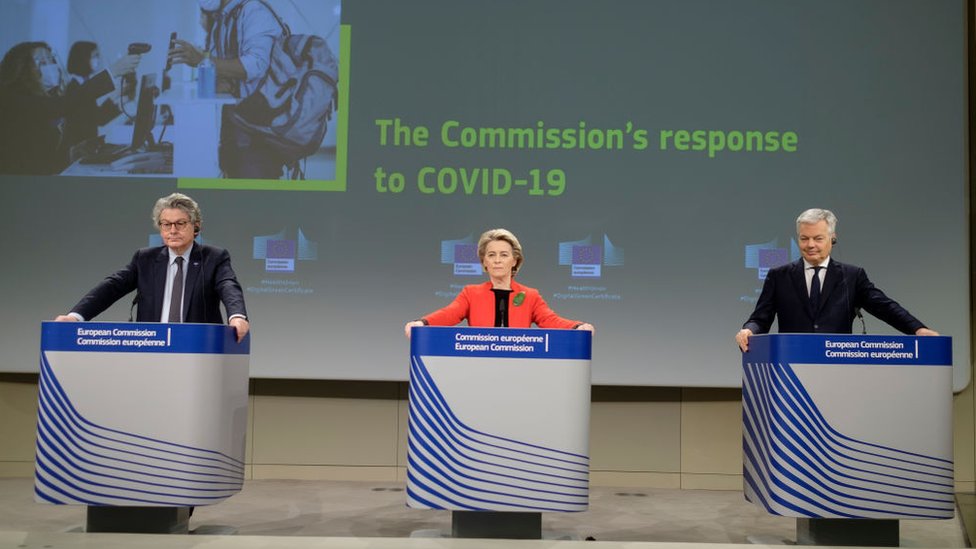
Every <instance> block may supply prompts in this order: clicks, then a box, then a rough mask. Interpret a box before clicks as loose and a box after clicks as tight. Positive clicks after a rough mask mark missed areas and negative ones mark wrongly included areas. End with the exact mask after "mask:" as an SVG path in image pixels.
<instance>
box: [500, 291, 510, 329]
mask: <svg viewBox="0 0 976 549" xmlns="http://www.w3.org/2000/svg"><path fill="white" fill-rule="evenodd" d="M506 307H508V296H507V295H506V296H505V298H504V299H502V300H501V301H499V302H498V317H499V319H498V324H499V326H500V327H502V328H505V327H507V326H508V313H506V312H505V309H506Z"/></svg>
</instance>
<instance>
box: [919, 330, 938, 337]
mask: <svg viewBox="0 0 976 549" xmlns="http://www.w3.org/2000/svg"><path fill="white" fill-rule="evenodd" d="M915 335H917V336H937V335H939V332H936V331H935V330H929V329H928V328H919V329H917V330H915Z"/></svg>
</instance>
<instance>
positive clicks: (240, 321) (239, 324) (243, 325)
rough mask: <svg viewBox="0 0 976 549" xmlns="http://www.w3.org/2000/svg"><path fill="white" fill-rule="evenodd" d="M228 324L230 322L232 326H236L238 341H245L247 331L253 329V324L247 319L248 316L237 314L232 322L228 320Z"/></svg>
mask: <svg viewBox="0 0 976 549" xmlns="http://www.w3.org/2000/svg"><path fill="white" fill-rule="evenodd" d="M228 324H230V325H231V326H233V327H234V329H235V330H237V342H238V343H240V342H241V341H243V340H244V336H246V335H247V333H248V332H249V331H251V324H250V323H249V322H248V321H247V319H246V318H241V317H239V316H235V317H234V318H232V319H230V322H228Z"/></svg>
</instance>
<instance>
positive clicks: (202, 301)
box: [55, 193, 250, 341]
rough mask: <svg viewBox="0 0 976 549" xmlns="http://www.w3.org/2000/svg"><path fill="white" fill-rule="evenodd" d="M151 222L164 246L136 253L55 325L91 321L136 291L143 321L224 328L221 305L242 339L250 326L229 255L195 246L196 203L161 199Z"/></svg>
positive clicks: (176, 197) (181, 196) (177, 196)
mask: <svg viewBox="0 0 976 549" xmlns="http://www.w3.org/2000/svg"><path fill="white" fill-rule="evenodd" d="M153 221H154V222H155V224H156V226H157V227H158V228H159V234H160V236H162V238H163V244H164V245H163V246H160V247H158V248H143V249H141V250H137V251H136V253H135V255H133V256H132V261H130V262H129V264H128V265H126V266H125V267H123V268H122V269H120V270H119V271H117V272H115V273H113V274H111V275H109V276H108V277H106V278H105V280H103V281H102V282H101V283H100V284H99V285H98V286H95V288H93V289H92V290H91V291H90V292H88V294H87V295H85V297H83V298H81V301H79V302H78V304H77V305H75V306H74V307H72V309H71V312H69V313H68V314H66V315H61V316H58V317H57V318H56V319H55V320H60V321H72V320H75V321H77V320H82V321H83V320H91V319H92V318H94V317H96V316H98V315H99V314H100V313H101V312H102V311H104V310H105V309H107V308H109V307H111V306H112V304H113V303H115V302H116V301H118V300H119V299H121V298H122V297H123V296H125V295H126V294H128V293H129V292H131V291H132V290H136V292H137V297H136V302H137V303H138V313H137V316H136V320H138V321H139V322H202V323H209V324H223V322H224V321H223V317H222V316H221V313H220V303H223V304H224V308H225V309H226V310H227V315H228V317H229V318H228V324H230V325H231V326H233V327H234V328H235V329H236V330H237V340H238V341H241V340H242V339H244V336H245V335H247V332H248V331H249V330H250V324H249V323H248V320H247V310H246V309H245V307H244V293H243V291H242V290H241V285H240V284H239V283H238V282H237V276H236V275H235V274H234V270H233V269H232V268H231V265H230V254H229V253H227V250H224V249H222V248H216V247H214V246H208V245H206V244H198V243H195V242H194V237H195V236H196V235H197V234H199V232H200V224H201V221H202V217H201V215H200V207H199V206H197V203H196V202H195V201H194V200H193V199H192V198H190V197H188V196H186V195H184V194H180V193H173V194H171V195H169V196H166V197H163V198H160V199H159V200H157V201H156V205H155V207H154V208H153Z"/></svg>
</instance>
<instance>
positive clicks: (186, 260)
mask: <svg viewBox="0 0 976 549" xmlns="http://www.w3.org/2000/svg"><path fill="white" fill-rule="evenodd" d="M195 245H196V244H195V243H194V244H190V247H189V248H187V249H186V251H185V252H183V254H182V255H181V256H179V257H182V258H183V264H184V265H188V264H189V263H190V252H192V251H193V246H195ZM166 251H167V252H169V263H168V265H172V264H173V262H174V261H176V257H177V255H176V254H175V253H174V252H173V250H172V249H170V248H166Z"/></svg>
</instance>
